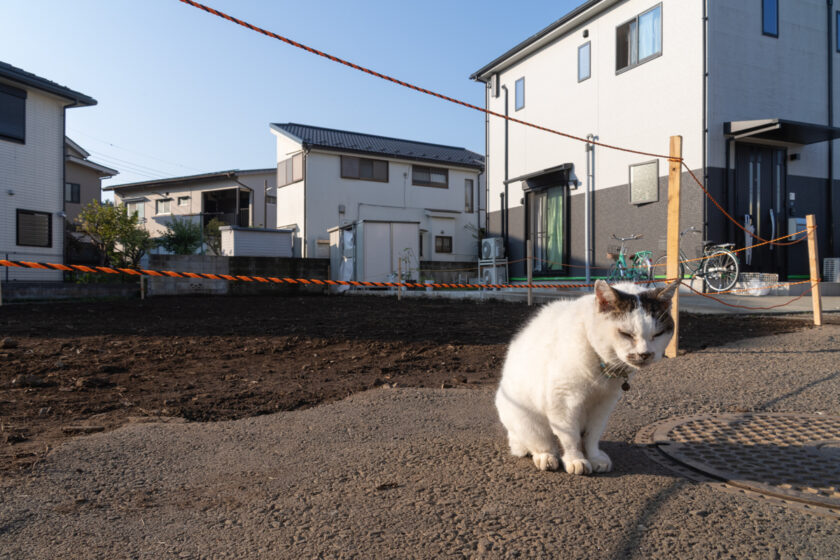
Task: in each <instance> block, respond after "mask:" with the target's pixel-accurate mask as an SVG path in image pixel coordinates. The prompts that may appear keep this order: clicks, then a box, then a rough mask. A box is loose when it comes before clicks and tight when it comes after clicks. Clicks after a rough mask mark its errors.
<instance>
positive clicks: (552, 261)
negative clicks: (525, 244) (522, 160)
mask: <svg viewBox="0 0 840 560" xmlns="http://www.w3.org/2000/svg"><path fill="white" fill-rule="evenodd" d="M565 195H566V189H565V188H563V187H551V188H547V189H544V190H541V191H531V192H528V193H526V198H527V201H528V226H527V227H528V238H529V239H530V240H531V241H532V245H533V250H534V268H533V270H534V274H539V275H544V276H545V275H558V274H563V273H564V270H563V262H564V260H565V257H566V254H565V246H566V236H565V225H566V220H565V211H566V196H565Z"/></svg>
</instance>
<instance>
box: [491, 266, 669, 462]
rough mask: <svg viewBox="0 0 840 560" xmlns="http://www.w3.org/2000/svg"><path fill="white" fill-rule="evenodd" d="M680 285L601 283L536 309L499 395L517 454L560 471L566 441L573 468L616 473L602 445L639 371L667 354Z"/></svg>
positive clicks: (518, 339)
mask: <svg viewBox="0 0 840 560" xmlns="http://www.w3.org/2000/svg"><path fill="white" fill-rule="evenodd" d="M678 285H679V282H674V283H673V284H671V285H669V286H667V287H664V288H659V289H653V290H645V289H644V288H641V287H639V286H637V285H634V284H618V285H617V286H616V287H615V288H613V287H611V286H610V285H609V284H607V283H606V282H604V281H603V280H599V281H597V282H596V283H595V293H594V294H590V295H586V296H583V297H581V298H580V299H577V300H574V301H557V302H554V303H551V304H549V305H546V306H545V307H544V308H543V309H542V310H541V311H540V312H539V313H537V315H536V316H535V317H534V318H533V319H532V320H531V321H530V322H529V323H528V324H527V325H526V326H525V328H523V329H522V330H521V331H520V332H519V333H518V334H517V335H516V336H515V337H514V338H513V341H512V342H511V344H510V348H509V349H508V354H507V358H506V360H505V365H504V367H503V369H502V380H501V382H500V384H499V390H498V392H497V393H496V408H497V409H498V411H499V418H500V419H501V421H502V424H504V425H505V428H507V431H508V442H509V444H510V452H511V453H513V454H514V455H515V456H517V457H524V456H526V455H528V454H530V455H531V457H532V458H533V459H534V464H535V465H536V466H537V468H538V469H540V470H557V469H558V468H560V462H559V461H558V452H559V451H560V449H559V448H558V446H557V440H558V439H559V440H560V445H561V446H562V451H563V455H562V461H563V466H564V467H565V469H566V472H568V473H573V474H589V473H592V472H609V471H610V470H612V461H611V460H610V458H609V456H608V455H607V454H606V453H604V452H603V451H601V450H600V449H599V447H598V442H599V441H600V439H601V434H603V433H604V429H605V428H606V425H607V418H609V415H610V413H611V412H612V410H613V408H614V407H615V404H616V403H617V402H618V399H619V397H620V396H621V392H622V389H624V390H627V389H628V388H629V385H628V382H629V379H630V377H631V376H632V375H633V373H634V372H635V371H636V370H638V369H640V368H643V367H645V366H648V365H650V364H652V363H654V362H656V361H658V360H659V359H661V358H662V354H663V352H664V351H665V347H666V346H667V345H668V341H669V340H670V339H671V335H672V334H673V332H674V322H673V320H672V318H671V314H670V308H671V298H672V296H673V295H674V291H675V290H676V288H677V286H678ZM555 436H557V437H556V438H555Z"/></svg>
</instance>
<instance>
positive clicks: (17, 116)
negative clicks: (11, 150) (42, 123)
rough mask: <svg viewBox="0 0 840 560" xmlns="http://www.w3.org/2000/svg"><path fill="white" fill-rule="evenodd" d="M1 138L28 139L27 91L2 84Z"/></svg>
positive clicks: (0, 109)
mask: <svg viewBox="0 0 840 560" xmlns="http://www.w3.org/2000/svg"><path fill="white" fill-rule="evenodd" d="M0 138H2V139H5V140H12V141H15V142H20V143H21V144H23V143H24V142H25V141H26V91H24V90H22V89H17V88H13V87H9V86H7V85H4V84H0Z"/></svg>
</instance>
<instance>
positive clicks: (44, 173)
mask: <svg viewBox="0 0 840 560" xmlns="http://www.w3.org/2000/svg"><path fill="white" fill-rule="evenodd" d="M11 85H13V86H14V87H18V88H20V89H27V88H25V87H21V86H19V85H17V84H11ZM63 121H64V106H63V102H62V101H60V100H59V99H58V98H55V97H52V96H49V95H47V94H44V93H42V92H40V91H38V90H34V89H28V96H27V99H26V143H25V144H18V143H15V142H8V141H5V140H0V177H2V185H1V186H2V190H1V191H0V258H6V255H7V254H8V256H9V259H11V260H28V261H48V262H59V263H60V262H63V254H64V220H63V219H62V218H60V217H59V216H57V215H56V213H57V212H59V211H61V210H62V208H63V205H64V203H63V200H64V194H63V193H64V185H63V184H62V176H63V167H64V131H63ZM9 190H12V191H14V193H15V194H14V196H10V195H9V194H8V191H9ZM18 208H22V209H26V210H34V211H38V212H49V213H50V216H51V221H52V247H48V248H47V247H44V248H42V247H20V246H17V245H16V244H15V243H16V239H15V230H16V227H17V218H16V215H17V212H16V210H17V209H18ZM7 277H8V279H9V280H36V281H46V280H61V278H62V273H60V272H52V271H44V270H19V269H10V270H9V271H8V276H7V272H6V270H5V269H0V279H2V280H4V281H5V280H6V278H7Z"/></svg>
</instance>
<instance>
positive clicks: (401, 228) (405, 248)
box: [391, 224, 420, 278]
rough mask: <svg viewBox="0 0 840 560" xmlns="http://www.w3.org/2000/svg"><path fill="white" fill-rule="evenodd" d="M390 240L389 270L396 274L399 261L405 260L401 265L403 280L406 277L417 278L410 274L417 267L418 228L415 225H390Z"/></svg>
mask: <svg viewBox="0 0 840 560" xmlns="http://www.w3.org/2000/svg"><path fill="white" fill-rule="evenodd" d="M391 240H392V243H393V245H392V249H393V250H392V251H391V267H392V268H391V270H392V271H394V272H396V271H397V270H398V269H399V260H400V259H401V258H403V259H405V258H407V259H408V260H407V262H406V261H403V265H402V275H403V278H406V277H408V276H413V277H414V278H417V275H416V274H411V272H412V269H413V270H416V269H417V267H418V265H419V263H418V262H417V255H419V254H420V229H419V226H418V225H417V224H391ZM407 269H408V270H407Z"/></svg>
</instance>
